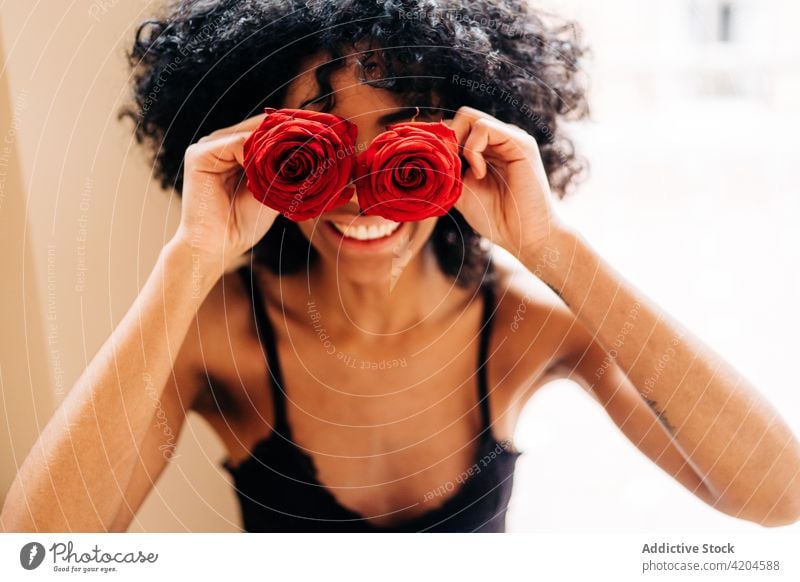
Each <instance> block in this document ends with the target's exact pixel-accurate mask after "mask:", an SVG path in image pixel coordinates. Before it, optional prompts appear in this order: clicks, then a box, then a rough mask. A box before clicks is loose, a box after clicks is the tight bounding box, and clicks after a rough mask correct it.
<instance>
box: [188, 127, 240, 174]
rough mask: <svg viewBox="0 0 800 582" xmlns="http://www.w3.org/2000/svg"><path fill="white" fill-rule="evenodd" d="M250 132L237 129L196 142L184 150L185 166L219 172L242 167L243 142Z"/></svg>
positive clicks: (202, 170) (196, 169) (203, 170)
mask: <svg viewBox="0 0 800 582" xmlns="http://www.w3.org/2000/svg"><path fill="white" fill-rule="evenodd" d="M251 133H252V132H250V131H239V132H236V133H230V134H222V135H219V136H218V137H216V138H213V139H209V140H207V141H202V142H197V143H195V144H192V145H191V146H189V148H188V149H187V150H186V166H187V169H192V170H195V171H201V172H214V173H221V172H225V171H227V170H231V169H233V168H236V167H237V166H238V167H241V168H243V167H244V142H245V141H247V138H248V137H250V135H251Z"/></svg>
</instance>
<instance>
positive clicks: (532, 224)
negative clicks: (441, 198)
mask: <svg viewBox="0 0 800 582" xmlns="http://www.w3.org/2000/svg"><path fill="white" fill-rule="evenodd" d="M445 123H446V124H447V125H449V126H450V127H451V128H452V129H453V130H454V131H455V133H456V138H457V139H458V143H459V144H460V146H461V147H462V148H463V151H462V155H463V156H464V158H465V159H466V160H467V163H468V164H469V168H468V169H467V170H466V172H465V173H464V176H463V182H464V190H463V193H462V194H461V198H459V200H458V202H456V205H455V207H456V209H458V210H459V211H460V212H461V214H463V215H464V218H466V220H467V222H469V224H470V226H472V227H473V228H474V229H475V230H477V231H478V232H479V233H480V234H481V235H483V236H484V237H486V238H488V239H489V240H491V241H492V242H494V243H496V244H498V245H500V246H501V247H503V248H505V249H506V250H507V251H509V252H511V253H512V254H514V255H515V256H517V257H518V258H522V257H531V256H536V255H537V254H538V253H539V252H541V251H542V250H543V247H544V245H545V243H546V241H547V239H548V237H549V236H550V234H551V233H552V231H553V229H554V228H555V227H556V226H558V224H559V223H558V220H557V218H556V217H555V215H554V213H553V209H552V203H551V193H550V185H549V184H548V181H547V174H546V173H545V169H544V165H543V164H542V160H541V157H540V155H539V147H538V145H537V143H536V140H535V139H534V138H533V137H532V136H531V135H530V134H528V133H527V132H526V131H525V130H523V129H521V128H519V127H517V126H515V125H511V124H508V123H504V122H502V121H500V120H499V119H496V118H495V117H492V116H491V115H489V114H488V113H484V112H482V111H478V110H477V109H473V108H471V107H461V108H460V109H459V110H458V111H457V112H456V115H455V117H454V118H453V119H448V120H445Z"/></svg>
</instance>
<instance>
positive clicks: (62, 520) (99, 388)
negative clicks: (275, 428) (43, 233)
mask: <svg viewBox="0 0 800 582" xmlns="http://www.w3.org/2000/svg"><path fill="white" fill-rule="evenodd" d="M216 278H217V277H216V275H215V274H213V272H212V271H211V270H210V269H208V268H205V267H203V268H199V265H198V264H197V263H193V261H192V258H191V255H190V254H189V252H188V250H186V246H185V245H181V244H178V243H170V244H168V245H167V246H166V247H165V248H164V249H163V251H162V253H161V255H160V256H159V259H158V262H157V264H156V266H155V268H154V269H153V271H152V273H151V274H150V276H149V277H148V279H147V281H146V283H145V285H144V287H143V289H142V290H141V292H140V294H139V295H138V297H137V298H136V300H135V302H134V303H133V305H132V306H131V308H130V309H129V310H128V312H127V313H126V315H125V316H124V318H123V319H122V321H121V322H120V323H119V325H118V326H117V328H116V329H115V330H114V332H113V333H112V334H111V336H110V337H109V338H108V340H107V341H106V342H105V343H104V344H103V346H102V347H101V348H100V350H99V351H98V353H97V354H96V355H95V357H94V358H93V359H92V361H91V362H90V364H89V365H88V366H87V368H86V369H85V370H84V372H83V374H82V375H81V376H80V378H79V379H78V380H77V381H76V383H75V385H74V386H73V388H72V389H71V390H70V392H69V393H68V395H67V396H66V397H65V399H64V401H63V402H62V404H61V405H60V406H59V408H58V409H57V410H56V412H55V414H54V416H53V418H52V419H51V420H50V421H49V423H48V424H47V426H46V427H45V429H44V430H43V431H42V434H41V435H40V437H39V439H38V440H37V442H36V443H35V445H34V447H33V449H32V450H31V452H30V453H29V455H28V457H27V458H26V459H25V462H24V463H23V465H22V467H21V468H20V471H19V473H18V475H17V477H16V479H15V480H14V482H13V484H12V486H11V489H10V491H9V493H8V496H7V498H6V502H5V505H4V507H3V512H2V518H1V519H0V526H2V528H3V529H5V530H9V531H22V530H38V531H103V530H106V529H107V528H108V526H109V525H110V523H111V521H112V520H113V518H114V516H115V515H116V514H117V512H118V510H119V507H120V504H121V503H122V501H123V493H124V486H125V483H127V481H128V479H129V477H130V475H131V472H132V470H133V467H134V463H135V462H136V459H137V455H138V447H139V445H140V444H141V441H142V439H143V437H144V434H145V433H146V430H147V427H148V423H149V422H150V421H151V419H152V417H153V413H154V405H153V401H154V398H160V396H161V393H162V391H163V389H164V386H165V384H166V382H167V379H168V377H169V374H170V373H171V369H172V366H173V364H174V361H175V358H176V355H177V353H178V351H179V349H180V346H181V344H182V342H183V340H184V338H185V336H186V334H187V331H188V329H189V325H190V323H191V321H192V320H193V318H194V316H195V314H196V312H197V309H198V308H199V306H200V304H201V302H202V300H203V299H204V297H205V296H206V294H207V293H208V291H209V290H210V289H211V287H212V286H213V283H214V282H215V280H216Z"/></svg>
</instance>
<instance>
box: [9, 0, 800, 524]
mask: <svg viewBox="0 0 800 582" xmlns="http://www.w3.org/2000/svg"><path fill="white" fill-rule="evenodd" d="M582 54H583V49H582V48H581V46H580V44H579V43H578V41H577V33H576V29H575V28H574V27H573V26H571V25H569V24H558V23H556V22H555V21H553V19H550V18H545V17H544V16H542V15H537V14H536V13H534V12H533V11H531V10H530V9H529V8H528V7H527V4H526V3H524V2H522V1H518V0H504V1H502V2H499V3H498V2H489V1H488V0H473V1H467V2H460V3H455V2H454V3H447V2H440V3H433V2H412V1H396V2H386V3H382V2H376V1H375V0H343V1H338V2H308V3H299V2H297V3H291V2H289V3H287V2H255V1H253V2H249V1H233V0H223V1H220V2H216V3H195V2H180V3H178V5H177V6H176V7H175V8H173V9H172V11H171V12H170V13H169V14H167V15H165V16H164V17H163V18H162V19H159V20H153V21H150V22H148V23H146V24H145V25H143V26H142V28H140V30H139V35H138V38H137V42H136V45H135V46H134V49H133V52H132V55H131V59H132V62H133V64H134V66H135V69H136V85H135V105H134V106H133V107H132V108H131V110H130V111H129V112H128V114H129V115H131V116H132V117H133V118H134V119H136V121H137V128H136V132H137V137H138V138H139V139H140V140H143V141H149V142H150V143H151V144H153V145H154V146H155V152H156V156H155V157H156V168H157V171H158V175H159V176H160V178H161V180H162V183H163V184H164V185H165V186H170V187H174V188H175V189H176V190H177V191H178V192H180V193H181V194H182V199H183V206H182V216H181V223H180V227H179V228H178V230H177V232H176V234H175V235H174V236H173V238H172V239H171V240H170V241H169V242H168V244H166V245H165V247H164V249H163V251H162V253H161V255H160V257H159V260H158V263H157V265H156V267H155V268H154V270H153V272H152V273H151V275H150V277H149V278H148V280H147V282H146V284H145V286H144V288H143V289H142V291H141V293H140V295H139V297H138V298H137V299H136V301H135V303H134V305H133V307H132V308H131V310H130V311H129V313H128V314H127V315H126V316H125V318H124V319H123V321H122V322H121V323H120V324H119V326H118V328H117V329H116V330H115V332H114V333H113V334H112V336H111V337H110V338H109V339H108V341H107V342H106V343H105V344H104V346H103V347H102V348H101V350H100V352H99V353H98V354H97V355H96V356H95V358H94V359H93V360H92V362H91V363H90V365H89V366H88V367H87V369H86V370H85V372H84V374H83V375H82V376H81V378H80V379H79V380H78V381H77V383H76V385H75V386H74V387H73V389H72V390H71V392H70V393H69V395H68V397H67V398H66V399H65V401H64V403H63V405H62V407H61V409H60V410H59V412H58V413H57V414H56V415H55V416H54V418H53V419H52V420H51V421H50V423H49V424H48V425H47V427H46V429H45V430H44V431H43V433H42V435H41V437H40V439H39V441H38V443H37V445H36V446H35V447H34V449H33V451H32V452H31V453H30V455H29V457H28V458H27V459H26V461H25V463H24V465H23V467H22V468H21V470H20V474H19V476H18V478H17V480H16V481H15V483H14V485H13V486H12V489H11V491H10V493H9V496H8V498H7V502H6V505H5V507H4V510H3V514H2V523H3V526H4V528H5V529H8V530H34V529H35V530H41V531H54V530H72V531H76V530H94V531H96V530H113V531H124V530H125V529H126V528H127V527H128V525H129V523H130V522H131V520H132V518H133V516H134V514H135V512H136V511H137V509H138V508H139V507H140V505H141V503H142V501H143V499H144V498H145V496H146V495H147V493H148V492H149V491H150V489H151V488H152V486H153V484H154V482H155V481H156V479H157V478H158V476H159V474H160V473H161V471H162V470H163V468H164V467H165V465H166V463H167V462H168V459H169V456H170V455H171V454H172V452H173V450H174V443H175V436H176V435H177V434H178V433H179V431H180V429H181V426H182V425H183V422H184V420H185V417H186V413H187V411H188V410H194V411H196V412H198V413H199V414H201V415H202V416H203V417H204V418H205V419H206V420H207V421H208V422H209V423H210V424H211V426H212V427H214V429H215V430H216V432H217V433H218V435H219V437H220V438H221V439H222V441H223V442H224V443H225V446H226V448H227V450H228V455H227V457H226V459H225V460H224V462H223V464H224V466H225V468H226V469H227V470H228V471H229V472H230V474H231V476H232V478H233V480H234V483H235V485H236V487H237V494H238V496H239V499H240V501H241V508H242V518H243V522H244V527H245V529H247V530H249V531H503V529H504V527H505V511H506V506H507V502H508V499H509V495H510V492H511V484H512V479H513V471H514V464H515V461H516V459H517V457H518V455H519V452H518V451H517V450H516V449H515V447H514V445H513V444H512V443H513V435H514V430H515V427H516V423H517V419H518V417H519V414H520V411H521V410H522V409H523V407H524V406H525V403H526V402H527V401H528V400H529V399H530V398H531V396H532V395H533V394H534V393H535V392H536V390H537V389H538V388H539V387H541V386H542V385H544V384H545V383H547V382H549V381H551V380H553V379H555V378H571V379H573V380H574V381H576V382H577V383H579V384H580V385H582V386H583V387H584V388H585V389H586V390H587V391H589V392H590V393H591V394H592V395H593V396H595V397H596V398H597V400H598V402H599V404H600V405H601V406H603V407H604V408H605V410H606V411H607V412H608V414H609V415H610V417H611V418H612V419H613V420H614V422H615V423H616V424H617V425H618V426H619V428H620V430H622V431H623V433H624V434H625V435H626V436H627V437H628V438H629V439H630V440H631V441H632V442H633V443H634V444H635V445H636V446H637V447H638V448H639V449H640V450H641V451H642V452H643V453H644V454H646V455H647V456H648V457H650V458H651V459H652V460H653V462H655V463H657V464H658V465H659V466H660V467H661V468H663V469H664V470H665V471H666V472H668V473H669V474H670V475H671V476H672V477H674V478H675V479H676V480H677V481H679V482H680V483H681V484H682V485H684V486H685V487H687V488H688V489H689V490H690V491H692V492H693V493H695V494H696V495H697V496H698V497H700V498H701V499H703V500H704V501H706V502H707V503H708V504H710V505H711V506H713V507H715V508H717V509H718V510H720V511H723V512H725V513H728V514H730V515H734V516H737V517H740V518H743V519H748V520H751V521H754V522H757V523H760V524H763V525H769V526H774V525H782V524H788V523H792V522H795V521H797V520H798V518H800V479H798V477H797V476H798V472H800V445H799V444H798V441H797V439H796V438H795V437H794V436H793V434H792V432H791V430H790V429H789V428H788V427H787V426H786V425H785V424H784V423H783V422H782V420H781V419H780V417H779V416H778V414H777V413H776V412H775V410H774V409H773V408H771V407H770V405H769V404H768V403H767V402H765V401H764V399H763V398H762V397H761V396H760V395H759V393H758V392H757V391H756V389H755V388H753V387H752V386H750V385H749V384H748V382H747V381H746V380H745V379H744V378H742V377H741V376H740V375H739V374H738V373H737V372H736V371H735V370H734V369H733V368H732V367H731V366H730V365H729V364H727V363H726V362H724V361H723V360H722V359H721V358H719V357H718V356H717V355H715V354H714V353H713V352H712V351H711V350H709V349H708V348H707V347H705V346H704V345H702V344H701V343H700V342H699V341H698V340H697V339H696V338H694V337H693V336H692V335H691V334H690V333H689V332H687V331H685V330H684V329H682V328H681V327H680V326H679V325H678V324H677V323H676V322H674V321H672V320H671V319H669V318H668V317H667V316H666V315H665V314H664V313H663V312H662V310H661V309H659V307H658V306H656V305H654V304H653V303H652V302H651V301H649V300H648V299H647V298H646V297H644V296H643V295H642V294H641V293H640V292H639V291H638V290H636V289H635V288H634V287H633V286H632V285H631V284H629V283H628V282H627V281H625V279H624V278H623V277H622V276H621V275H620V274H619V273H617V272H615V271H614V270H613V269H612V268H611V267H610V266H609V265H608V264H607V263H606V262H604V261H603V259H602V258H601V257H600V256H599V255H598V254H597V252H596V251H595V250H594V249H593V248H592V247H591V246H590V245H589V244H587V242H586V241H585V240H583V239H582V238H581V236H580V235H579V233H577V232H575V230H574V229H573V228H571V227H570V225H568V224H566V223H565V222H564V221H562V220H561V219H559V218H558V217H557V215H556V214H555V213H554V210H553V207H552V203H551V196H552V194H556V195H559V196H560V195H563V194H564V193H565V191H566V190H567V189H568V187H569V186H570V185H572V184H573V183H574V181H575V179H576V177H577V176H578V175H579V172H580V170H581V167H582V166H581V163H580V161H579V160H578V158H577V157H576V156H575V154H574V152H573V150H572V147H571V144H570V143H569V141H568V140H567V139H566V138H565V137H564V136H563V135H562V126H561V124H562V120H563V119H564V118H565V117H568V116H572V117H573V118H580V117H582V116H583V115H584V114H585V112H586V104H585V99H584V93H583V87H582V85H581V82H580V76H579V73H578V70H577V67H578V64H579V59H580V57H581V56H582ZM265 106H269V107H286V108H295V109H298V108H300V109H310V110H314V111H326V112H329V113H333V114H336V115H338V116H340V117H342V118H345V119H348V120H350V121H351V122H353V123H354V124H356V126H357V128H358V146H359V148H362V149H363V148H365V147H366V146H367V145H368V144H369V143H370V142H371V141H372V139H373V138H375V137H376V136H378V135H379V134H381V133H382V132H383V131H385V130H386V127H387V125H389V124H390V123H393V122H396V121H403V120H408V119H409V118H411V117H412V116H414V115H417V114H418V115H419V117H418V119H419V120H428V121H435V120H440V119H441V120H444V122H445V123H446V124H447V125H449V126H450V128H452V129H453V131H454V132H455V134H456V137H457V140H458V142H459V144H460V146H461V148H462V154H463V157H464V160H465V161H466V163H467V169H466V172H465V173H464V175H463V182H464V190H463V195H462V196H461V198H460V199H459V200H458V202H457V203H456V207H455V209H454V210H452V211H451V212H450V213H449V214H448V215H447V216H444V217H441V218H429V219H425V220H420V221H413V222H402V223H394V222H391V221H387V220H385V219H382V218H379V217H374V216H363V215H361V213H360V209H359V206H358V199H357V197H355V196H354V197H353V199H352V200H350V201H349V202H348V203H347V204H346V205H344V206H342V207H339V208H337V209H335V210H331V211H329V212H326V213H324V214H323V215H321V216H319V217H317V218H313V219H309V220H304V221H300V222H297V223H293V222H291V221H289V220H288V219H286V218H284V217H282V216H279V215H278V214H277V213H276V212H274V211H273V210H271V209H270V208H268V207H266V206H264V205H261V204H260V203H259V202H258V201H256V200H255V198H254V197H253V194H252V192H250V191H249V190H248V189H247V186H246V185H245V182H244V181H243V180H242V165H243V143H244V141H245V140H246V139H247V137H248V136H249V135H250V134H251V133H252V131H253V130H254V129H255V128H256V127H257V126H258V125H259V123H260V122H261V121H262V119H263V114H259V112H260V111H263V108H264V107H265ZM483 241H491V242H492V243H494V244H495V245H498V246H501V247H503V248H505V249H506V250H508V251H509V252H510V253H512V254H513V255H514V256H515V257H516V258H517V259H518V260H519V262H520V263H521V265H522V266H524V268H525V271H524V272H523V273H518V272H514V273H512V271H510V270H509V269H508V268H501V267H499V266H497V265H495V264H494V263H493V262H492V260H491V255H490V251H489V250H488V249H487V246H486V245H485V244H483ZM251 249H254V250H253V252H252V253H251V252H250V251H251ZM153 394H155V395H156V396H157V398H156V400H157V402H158V406H157V407H156V410H155V411H154V409H153V406H152V395H153ZM123 419H124V420H123ZM56 484H57V485H56Z"/></svg>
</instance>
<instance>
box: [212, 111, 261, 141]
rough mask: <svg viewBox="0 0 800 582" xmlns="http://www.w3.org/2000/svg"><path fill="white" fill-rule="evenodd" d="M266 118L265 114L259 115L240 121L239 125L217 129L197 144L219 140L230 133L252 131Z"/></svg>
mask: <svg viewBox="0 0 800 582" xmlns="http://www.w3.org/2000/svg"><path fill="white" fill-rule="evenodd" d="M266 116H267V114H266V113H261V114H259V115H254V116H253V117H248V118H247V119H245V120H244V121H240V122H239V123H237V124H235V125H231V126H228V127H223V128H220V129H217V130H216V131H212V132H211V133H209V134H208V135H205V136H203V137H201V138H200V139H199V140H198V143H200V142H207V141H211V140H214V139H217V138H219V137H221V136H224V135H230V134H232V133H239V132H240V131H253V130H254V129H255V128H257V127H258V126H259V125H261V122H262V121H264V118H265V117H266Z"/></svg>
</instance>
